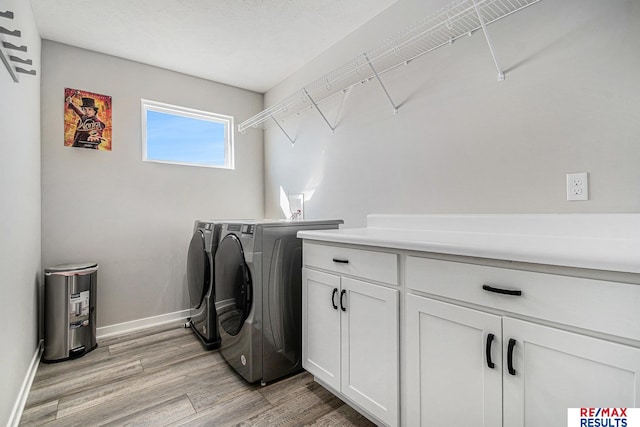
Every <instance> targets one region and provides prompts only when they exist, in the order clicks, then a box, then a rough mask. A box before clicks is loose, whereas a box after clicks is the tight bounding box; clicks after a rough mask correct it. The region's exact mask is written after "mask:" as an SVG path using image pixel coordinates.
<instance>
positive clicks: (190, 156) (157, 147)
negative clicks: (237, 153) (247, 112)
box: [142, 99, 233, 169]
mask: <svg viewBox="0 0 640 427" xmlns="http://www.w3.org/2000/svg"><path fill="white" fill-rule="evenodd" d="M142 160H144V161H148V162H160V163H173V164H179V165H192V166H205V167H214V168H226V169H233V117H230V116H223V115H221V114H214V113H209V112H206V111H199V110H193V109H191V108H185V107H178V106H175V105H169V104H163V103H160V102H155V101H149V100H146V99H143V100H142Z"/></svg>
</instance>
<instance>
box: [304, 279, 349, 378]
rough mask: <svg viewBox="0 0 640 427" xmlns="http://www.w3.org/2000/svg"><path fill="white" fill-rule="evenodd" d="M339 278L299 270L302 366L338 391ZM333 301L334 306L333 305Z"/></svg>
mask: <svg viewBox="0 0 640 427" xmlns="http://www.w3.org/2000/svg"><path fill="white" fill-rule="evenodd" d="M339 299H340V277H339V276H335V275H333V274H326V273H321V272H319V271H315V270H309V269H306V268H305V269H303V270H302V366H303V367H304V368H305V369H306V370H307V371H309V372H310V373H311V374H313V375H314V376H315V377H317V378H318V379H319V380H321V381H323V382H324V383H326V384H327V385H328V386H330V387H333V388H334V389H335V390H338V391H339V390H340V309H339V308H338V305H337V304H339ZM334 303H335V304H336V306H335V307H334Z"/></svg>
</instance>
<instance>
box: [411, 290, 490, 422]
mask: <svg viewBox="0 0 640 427" xmlns="http://www.w3.org/2000/svg"><path fill="white" fill-rule="evenodd" d="M406 302H407V304H406V312H407V315H406V320H407V322H406V331H407V339H406V343H407V345H406V346H407V352H406V354H407V357H406V361H407V365H406V372H407V379H406V382H407V393H406V402H405V404H406V405H407V419H406V422H405V423H404V424H405V425H407V426H451V427H467V426H477V427H500V426H502V399H501V393H502V351H501V343H502V337H501V330H502V321H501V318H500V317H499V316H495V315H493V314H489V313H484V312H482V311H478V310H471V309H468V308H464V307H460V306H457V305H453V304H447V303H444V302H440V301H435V300H433V299H429V298H424V297H421V296H416V295H411V294H409V295H407V300H406ZM487 349H488V350H487ZM487 355H488V357H487Z"/></svg>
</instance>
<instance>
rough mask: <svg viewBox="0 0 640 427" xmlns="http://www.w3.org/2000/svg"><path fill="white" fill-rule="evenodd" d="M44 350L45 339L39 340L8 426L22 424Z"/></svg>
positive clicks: (14, 426)
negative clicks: (21, 420) (25, 407)
mask: <svg viewBox="0 0 640 427" xmlns="http://www.w3.org/2000/svg"><path fill="white" fill-rule="evenodd" d="M43 351H44V345H43V341H42V340H40V341H39V342H38V345H37V346H36V351H35V352H34V353H33V357H32V358H31V364H30V365H29V369H28V370H27V375H26V376H25V377H24V381H22V387H20V392H19V393H18V398H17V399H16V403H15V404H14V405H13V409H12V411H11V415H10V416H9V421H8V422H7V426H8V427H17V426H18V424H20V419H21V418H22V413H23V412H24V406H25V405H26V403H27V398H28V397H29V392H30V391H31V385H32V384H33V379H34V378H35V377H36V372H37V371H38V365H39V364H40V356H42V352H43Z"/></svg>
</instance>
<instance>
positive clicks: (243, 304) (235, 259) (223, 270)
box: [215, 234, 253, 335]
mask: <svg viewBox="0 0 640 427" xmlns="http://www.w3.org/2000/svg"><path fill="white" fill-rule="evenodd" d="M215 283H216V285H215V286H216V312H217V314H218V320H219V321H220V326H221V327H222V329H224V331H225V332H226V333H228V334H229V335H237V334H238V333H239V332H240V329H242V325H243V324H244V321H245V320H246V319H247V317H248V316H249V312H250V311H251V302H252V301H251V300H252V293H253V292H252V287H251V274H250V272H249V267H248V266H247V263H246V262H245V259H244V251H243V250H242V244H241V243H240V239H238V237H237V236H235V235H234V234H228V235H226V236H225V237H224V238H223V239H222V241H221V242H220V245H219V246H218V250H217V251H216V257H215Z"/></svg>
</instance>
